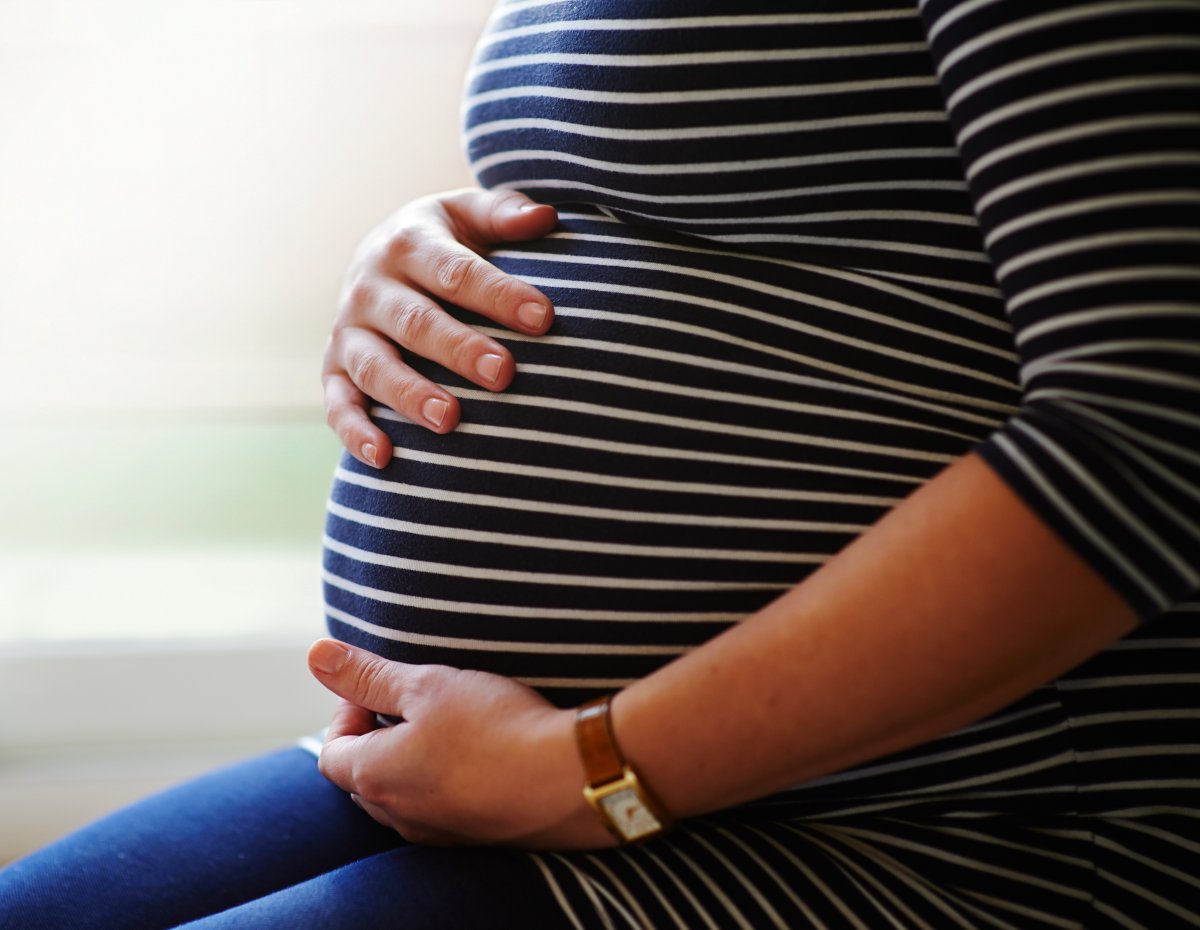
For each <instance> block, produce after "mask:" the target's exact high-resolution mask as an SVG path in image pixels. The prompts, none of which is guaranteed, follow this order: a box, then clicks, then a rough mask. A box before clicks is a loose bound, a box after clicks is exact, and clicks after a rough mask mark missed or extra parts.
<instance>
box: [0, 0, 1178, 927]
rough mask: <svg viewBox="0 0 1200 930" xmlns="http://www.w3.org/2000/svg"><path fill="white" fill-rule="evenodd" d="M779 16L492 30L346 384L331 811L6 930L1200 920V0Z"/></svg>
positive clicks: (205, 822)
mask: <svg viewBox="0 0 1200 930" xmlns="http://www.w3.org/2000/svg"><path fill="white" fill-rule="evenodd" d="M781 7H784V5H782V4H767V3H762V4H754V3H734V2H732V0H713V2H690V3H686V4H684V3H680V2H678V0H661V2H650V0H648V2H644V3H639V4H636V5H632V4H618V3H614V2H611V0H592V2H584V0H580V2H529V0H514V2H509V3H505V4H502V5H500V6H499V7H498V8H497V10H496V12H495V14H494V15H493V17H492V19H491V21H490V23H489V28H488V30H487V31H486V32H485V34H484V36H483V38H482V40H481V42H480V45H479V48H478V51H477V54H476V59H475V62H474V65H473V67H472V70H471V73H470V76H469V81H468V86H467V97H466V101H465V114H466V126H465V131H466V143H467V146H468V152H469V155H470V158H471V161H472V164H473V167H474V170H475V172H476V175H477V177H478V180H479V182H480V184H481V186H482V187H481V189H479V190H469V191H459V192H452V193H450V194H445V195H440V196H434V197H430V198H426V199H423V200H421V201H418V202H416V203H414V204H412V205H410V206H408V207H406V208H404V209H402V210H400V211H399V212H398V213H397V214H396V215H395V216H394V217H393V218H392V219H391V220H389V221H388V223H386V224H385V225H384V226H382V227H381V228H380V229H379V230H377V231H376V232H375V233H374V234H372V236H370V237H368V239H367V240H365V242H364V244H363V246H362V247H361V248H360V250H359V252H358V254H357V256H356V258H355V261H354V265H353V267H352V268H351V272H350V274H349V276H348V279H347V287H346V293H345V297H344V300H343V303H342V307H341V309H340V313H339V317H338V322H337V325H336V327H335V331H334V336H333V339H332V340H331V343H330V348H329V352H328V355H327V358H326V365H325V385H326V396H327V400H328V404H329V410H330V422H331V424H332V425H333V426H334V427H335V428H336V429H337V431H338V434H339V435H340V436H341V437H342V439H343V441H344V442H345V444H346V446H347V449H348V450H349V451H348V454H347V455H346V456H345V457H344V458H343V461H342V463H341V465H340V467H339V468H338V470H337V475H336V479H335V482H334V487H333V491H332V494H331V497H330V503H329V518H328V527H327V538H326V551H325V564H324V579H325V592H326V615H327V618H328V623H329V629H330V632H331V634H332V636H333V637H335V638H334V639H333V640H325V641H322V642H320V643H318V644H317V645H316V646H315V647H314V649H313V651H312V653H311V655H310V662H311V665H312V669H313V673H314V674H315V675H316V676H317V677H318V679H319V680H320V681H322V683H324V684H325V685H326V686H327V687H329V688H330V689H331V690H332V691H334V692H336V693H338V694H339V695H341V696H342V698H344V700H343V702H342V703H341V704H340V705H339V708H338V710H337V712H336V715H335V718H334V720H333V723H332V725H331V726H330V728H329V730H328V732H327V734H326V738H325V742H324V745H323V746H322V747H321V751H320V761H319V771H318V765H317V764H316V763H314V761H313V758H312V756H311V755H310V754H307V753H306V752H305V751H303V750H301V749H292V750H287V751H284V752H280V753H276V754H273V755H271V756H268V757H266V758H263V759H259V760H255V761H252V762H249V763H246V764H244V765H241V766H238V767H235V768H233V769H230V770H227V771H225V772H220V773H216V774H214V775H212V776H209V777H207V778H205V779H201V780H199V781H197V782H194V783H192V784H190V785H185V786H183V787H181V788H178V789H175V790H174V791H172V792H168V793H167V794H165V795H162V796H159V797H157V798H152V799H150V800H148V801H145V802H143V803H142V804H140V805H138V806H135V807H133V808H131V809H129V810H127V811H124V812H121V813H118V814H116V815H113V816H112V817H110V818H108V819H107V820H105V821H102V822H101V823H99V824H97V825H95V826H93V827H91V828H89V829H87V830H85V831H82V832H81V833H79V834H77V835H75V836H73V837H69V838H67V839H66V840H64V841H62V842H60V843H59V844H57V845H56V846H54V847H51V848H50V849H48V850H45V851H43V852H41V853H39V854H36V855H35V856H32V857H30V858H29V859H27V860H25V861H24V862H22V863H18V864H16V865H14V866H12V867H10V868H9V869H8V870H7V871H5V872H4V873H0V925H3V926H6V927H7V926H10V925H11V926H13V927H22V928H39V927H54V928H67V927H70V928H75V927H101V926H103V927H109V926H113V927H116V926H119V927H130V928H132V927H169V926H177V925H182V924H184V923H186V922H187V921H195V923H194V924H191V926H194V927H197V928H204V930H215V928H235V927H236V928H247V927H251V928H255V927H288V928H292V927H332V928H351V927H353V928H366V927H390V928H433V927H462V928H484V927H488V928H492V927H526V928H527V927H538V928H550V930H555V928H576V930H592V928H609V930H613V928H642V930H649V928H657V930H662V928H673V930H693V928H709V930H724V928H740V930H757V928H768V927H770V928H807V927H814V928H829V930H834V928H879V927H896V928H910V927H911V928H942V927H996V928H1028V927H1088V928H1105V927H1113V928H1115V927H1124V928H1147V930H1160V928H1170V927H1187V926H1200V916H1198V915H1197V911H1196V907H1195V903H1194V902H1195V901H1197V900H1200V880H1198V879H1197V878H1196V876H1197V875H1198V874H1200V845H1197V834H1198V832H1200V631H1198V630H1197V628H1196V626H1197V621H1198V620H1200V617H1198V616H1197V606H1198V605H1197V604H1196V602H1195V597H1196V594H1197V590H1198V588H1200V415H1198V413H1197V411H1198V410H1200V5H1198V4H1196V3H1195V2H1194V0H1126V2H1120V0H1118V2H1080V0H1076V2H1072V0H1053V2H1046V3H1041V4H1026V3H1019V2H1016V0H928V2H926V3H924V4H922V5H921V6H920V8H919V9H918V8H917V7H914V6H908V5H905V4H901V3H896V4H892V5H890V6H889V5H887V4H885V3H882V4H881V3H880V2H878V0H873V2H867V0H839V2H838V3H828V2H824V0H800V2H795V3H790V4H787V5H786V9H783V10H781ZM414 144H419V132H416V133H414ZM585 789H586V791H585ZM585 794H586V797H585ZM605 798H607V799H608V800H607V801H606V800H604V799H605ZM629 841H640V842H629ZM6 921H8V922H6Z"/></svg>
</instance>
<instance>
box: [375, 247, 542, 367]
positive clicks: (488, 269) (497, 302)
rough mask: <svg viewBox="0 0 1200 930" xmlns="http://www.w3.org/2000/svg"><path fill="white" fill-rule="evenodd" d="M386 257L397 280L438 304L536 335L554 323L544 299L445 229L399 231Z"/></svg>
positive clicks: (529, 285) (528, 285)
mask: <svg viewBox="0 0 1200 930" xmlns="http://www.w3.org/2000/svg"><path fill="white" fill-rule="evenodd" d="M388 258H389V260H390V262H391V266H392V270H393V273H394V274H395V275H396V277H397V278H398V279H400V280H404V279H405V278H407V279H408V280H411V281H412V282H413V284H415V285H416V286H417V287H419V288H420V289H421V290H423V291H424V292H425V293H427V294H429V296H430V297H432V298H434V300H436V301H439V302H440V301H446V302H449V303H452V304H455V305H456V306H459V307H462V308H463V309H464V310H471V311H474V312H475V313H479V314H481V315H483V316H485V317H487V318H488V319H490V320H494V321H496V322H497V323H500V324H502V325H504V326H507V327H509V328H510V329H515V330H517V331H518V332H523V333H529V334H530V335H534V336H540V335H541V334H542V333H544V332H545V331H546V330H547V329H549V327H550V324H551V322H553V318H554V311H553V308H552V307H551V305H550V301H549V300H548V299H547V298H546V295H545V294H543V293H542V292H541V291H539V290H538V289H537V288H535V287H534V286H533V285H532V284H526V283H525V282H524V281H522V280H520V279H519V278H514V277H513V276H512V275H508V274H505V273H504V272H503V271H501V270H500V269H499V268H497V267H496V266H495V265H493V264H492V263H491V262H489V261H486V260H484V259H482V258H480V257H479V256H478V255H477V254H475V252H473V251H472V250H471V249H470V248H468V247H467V246H466V245H464V244H463V243H462V242H459V241H457V240H456V239H455V238H454V237H453V236H452V235H450V234H449V232H448V231H447V230H446V229H445V227H444V226H443V227H438V226H435V225H429V226H424V227H416V228H410V229H407V230H404V229H402V230H399V231H398V232H397V233H396V234H395V235H394V236H393V237H392V240H391V242H390V243H389V246H388ZM421 354H424V352H422V353H421Z"/></svg>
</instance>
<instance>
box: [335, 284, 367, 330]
mask: <svg viewBox="0 0 1200 930" xmlns="http://www.w3.org/2000/svg"><path fill="white" fill-rule="evenodd" d="M374 302H375V285H374V284H372V283H371V281H370V280H369V279H368V278H366V277H365V276H363V275H358V276H356V277H355V278H354V280H352V281H351V282H350V283H349V285H348V286H347V287H346V292H345V294H344V295H343V297H342V302H341V305H340V306H339V307H338V314H337V319H335V321H334V328H335V329H336V328H337V326H338V324H339V322H340V321H341V320H342V319H345V318H354V317H361V316H364V315H365V314H366V313H367V311H368V310H370V308H371V304H373V303H374Z"/></svg>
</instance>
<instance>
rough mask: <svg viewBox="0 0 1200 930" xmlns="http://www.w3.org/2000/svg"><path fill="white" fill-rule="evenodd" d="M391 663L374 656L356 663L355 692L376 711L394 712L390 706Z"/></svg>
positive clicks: (363, 702) (366, 704) (367, 705)
mask: <svg viewBox="0 0 1200 930" xmlns="http://www.w3.org/2000/svg"><path fill="white" fill-rule="evenodd" d="M389 671H390V663H388V661H387V660H386V659H380V658H372V659H368V660H366V661H363V662H361V663H355V665H354V672H353V674H354V678H355V682H354V685H355V688H354V693H355V694H356V695H359V696H361V697H362V699H363V700H361V701H359V700H357V699H356V701H355V703H360V704H362V705H363V706H365V707H369V708H370V709H371V710H374V711H383V712H385V713H393V712H394V711H395V708H390V707H389V706H388V705H389V704H390V703H391V702H390V701H389V698H390V696H391V687H390V681H389Z"/></svg>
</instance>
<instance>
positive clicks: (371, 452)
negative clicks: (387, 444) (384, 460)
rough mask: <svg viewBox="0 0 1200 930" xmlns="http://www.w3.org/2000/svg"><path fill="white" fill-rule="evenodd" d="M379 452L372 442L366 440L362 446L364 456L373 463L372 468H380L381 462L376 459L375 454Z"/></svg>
mask: <svg viewBox="0 0 1200 930" xmlns="http://www.w3.org/2000/svg"><path fill="white" fill-rule="evenodd" d="M378 453H379V450H378V449H376V448H375V447H374V446H373V445H371V443H369V442H364V443H363V447H362V457H363V458H364V459H366V460H367V461H368V462H370V463H371V467H372V468H378V467H379V463H378V462H376V461H375V456H376V455H377V454H378Z"/></svg>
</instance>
